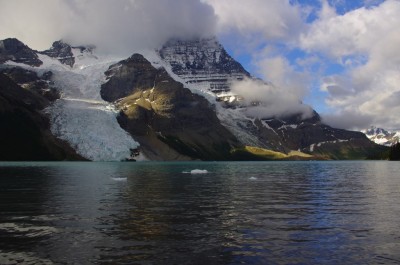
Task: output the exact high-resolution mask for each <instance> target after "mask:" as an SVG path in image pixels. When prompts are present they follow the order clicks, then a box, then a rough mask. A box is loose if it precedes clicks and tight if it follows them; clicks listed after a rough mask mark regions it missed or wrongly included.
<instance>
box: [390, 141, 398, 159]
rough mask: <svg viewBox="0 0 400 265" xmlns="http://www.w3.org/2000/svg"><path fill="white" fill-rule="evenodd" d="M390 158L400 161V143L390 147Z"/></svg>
mask: <svg viewBox="0 0 400 265" xmlns="http://www.w3.org/2000/svg"><path fill="white" fill-rule="evenodd" d="M389 160H392V161H400V143H397V144H394V145H392V146H391V147H390V150H389Z"/></svg>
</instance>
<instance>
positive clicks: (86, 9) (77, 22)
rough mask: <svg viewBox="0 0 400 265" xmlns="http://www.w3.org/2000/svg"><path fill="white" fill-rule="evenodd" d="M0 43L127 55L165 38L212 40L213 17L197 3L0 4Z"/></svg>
mask: <svg viewBox="0 0 400 265" xmlns="http://www.w3.org/2000/svg"><path fill="white" fill-rule="evenodd" d="M0 24H1V25H2V30H1V33H0V39H4V38H8V37H16V38H18V39H20V40H21V41H23V42H25V43H27V44H29V45H30V46H31V47H33V48H35V49H38V50H43V49H47V48H49V47H50V46H51V43H52V42H53V41H55V40H59V39H64V40H65V41H67V42H69V43H72V44H76V45H82V44H95V45H96V46H97V47H98V48H99V49H100V50H101V51H104V52H119V53H124V54H128V55H130V54H131V53H132V52H133V51H135V50H140V49H144V48H156V47H158V46H159V45H161V44H163V43H165V41H167V40H168V39H170V38H191V37H204V36H210V35H215V29H216V16H215V14H214V10H213V8H212V7H211V6H209V5H207V4H205V3H203V2H200V1H199V0H118V1H109V0H18V1H9V0H0Z"/></svg>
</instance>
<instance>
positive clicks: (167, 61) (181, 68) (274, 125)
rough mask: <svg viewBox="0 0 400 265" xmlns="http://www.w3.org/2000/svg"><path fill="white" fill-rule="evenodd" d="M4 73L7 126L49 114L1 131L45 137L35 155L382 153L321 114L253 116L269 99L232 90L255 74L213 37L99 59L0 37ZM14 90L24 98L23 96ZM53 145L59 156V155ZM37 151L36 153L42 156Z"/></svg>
mask: <svg viewBox="0 0 400 265" xmlns="http://www.w3.org/2000/svg"><path fill="white" fill-rule="evenodd" d="M29 76H31V77H32V78H30V79H29V78H28V77H29ZM0 78H1V80H3V81H1V83H0V85H1V87H0V102H2V105H1V106H0V113H1V115H0V119H1V120H0V124H2V126H4V124H5V125H6V126H8V127H7V128H11V127H12V128H13V129H12V130H11V131H21V130H20V129H21V128H25V129H24V130H33V129H34V128H36V127H37V126H36V125H37V119H39V118H40V119H41V120H43V123H41V124H42V125H40V128H39V129H38V130H39V131H38V132H37V134H29V133H27V134H21V133H19V134H13V133H6V132H7V130H4V131H2V130H0V139H3V140H4V141H5V142H7V138H12V139H13V142H15V144H11V142H12V141H8V145H7V146H9V148H10V149H12V148H13V146H14V149H15V146H17V145H18V144H17V143H18V141H21V139H23V140H24V141H25V142H32V141H33V140H35V141H37V142H39V143H40V146H41V148H42V149H43V150H44V151H43V152H42V153H46V154H48V156H43V157H42V158H41V157H39V158H37V159H47V160H48V159H49V158H48V157H50V159H56V160H60V159H79V157H81V158H84V159H88V160H95V161H120V160H126V159H132V158H133V157H134V158H135V159H150V160H188V159H202V160H234V159H257V158H259V157H257V156H256V155H254V154H253V153H249V152H248V150H249V149H246V148H245V147H246V146H252V147H258V148H263V150H265V149H268V150H271V151H275V152H280V153H281V154H283V155H287V156H288V155H289V154H290V153H292V154H293V152H294V153H295V154H296V155H298V154H300V155H304V156H307V157H313V158H315V157H319V158H328V159H329V158H333V159H343V158H362V157H366V156H368V155H369V154H370V153H371V152H374V151H376V150H377V147H376V146H375V145H374V144H373V143H372V142H371V141H369V140H368V139H367V138H366V137H365V135H364V134H362V133H359V132H349V131H345V130H340V129H335V128H331V127H329V126H327V125H325V124H323V123H322V122H321V119H320V117H319V115H318V114H317V113H316V112H315V111H312V112H311V115H308V116H307V117H305V116H304V115H301V113H292V114H290V115H286V116H285V117H274V116H271V117H266V118H255V117H253V116H249V115H248V112H247V110H248V109H249V108H251V107H254V106H258V105H261V106H262V104H267V103H265V102H262V101H259V102H251V103H249V102H246V101H245V98H244V97H243V96H242V95H238V94H237V93H235V92H234V91H232V85H233V84H234V83H237V82H243V81H244V80H245V79H253V78H252V77H251V76H250V74H249V73H248V72H247V71H246V70H245V69H244V68H243V67H242V66H241V65H240V64H239V63H238V62H236V61H235V60H234V59H233V58H232V57H231V56H229V54H228V53H227V52H226V51H225V49H224V48H223V47H222V45H221V44H219V42H218V41H217V40H216V39H215V38H208V39H196V40H191V41H182V40H173V41H169V42H167V43H166V44H165V45H163V46H162V47H161V48H160V49H158V50H147V51H139V52H138V53H136V54H134V55H132V56H131V57H129V58H120V57H110V56H101V55H98V54H96V50H95V47H93V46H79V47H73V46H71V45H68V44H67V43H64V42H61V41H57V42H54V44H53V46H52V47H51V48H50V49H49V50H46V51H42V52H38V51H34V50H31V49H30V48H29V47H27V46H26V45H24V44H23V43H21V42H20V41H18V40H16V39H7V40H3V41H0ZM264 84H266V85H268V86H272V84H268V83H266V82H264ZM11 88H13V89H11ZM16 91H19V92H18V93H21V94H24V95H25V97H24V100H22V101H21V100H17V99H16V97H17V96H16ZM23 91H25V92H23ZM27 93H28V94H27ZM27 102H30V103H29V104H28V103H27ZM43 102H44V103H43ZM39 103H40V104H39ZM253 104H254V105H253ZM33 106H34V107H33ZM16 110H18V111H22V112H29V113H30V114H29V115H28V116H27V120H26V121H24V125H23V126H22V125H20V124H15V123H9V120H10V118H9V117H14V116H15V115H16V114H15V111H16ZM13 115H14V116H13ZM17 116H18V115H17ZM7 122H8V123H7ZM13 126H14V127H13ZM27 126H28V127H27ZM35 130H36V129H35ZM43 134H46V135H51V137H53V138H54V139H53V138H49V139H52V140H51V141H50V140H46V139H47V138H46V137H43ZM35 135H36V136H37V137H36V136H35ZM33 136H35V137H36V138H35V139H31V138H32V137H33ZM58 141H61V143H62V144H61V143H59V142H58ZM18 146H19V145H18ZM19 148H21V150H19V149H18V148H17V149H15V150H19V151H20V152H24V147H23V146H20V147H19ZM55 149H57V150H59V153H61V154H60V155H58V156H52V154H53V153H54V152H53V150H55ZM60 149H62V150H61V151H60ZM378 149H379V148H378ZM65 150H68V152H66V151H65ZM5 151H6V152H7V150H5ZM19 151H18V152H17V151H16V152H15V153H19ZM74 152H75V154H74ZM3 153H4V152H3ZM28 154H30V153H28ZM31 154H32V156H31V157H29V156H28V158H29V159H34V158H35V157H37V156H38V154H37V152H34V151H32V152H31ZM57 154H58V153H57ZM67 154H68V155H67ZM3 159H4V158H3ZM6 159H11V158H7V157H6ZM13 159H16V160H18V156H17V158H13ZM24 159H26V158H24Z"/></svg>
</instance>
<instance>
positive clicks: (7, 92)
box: [0, 68, 85, 161]
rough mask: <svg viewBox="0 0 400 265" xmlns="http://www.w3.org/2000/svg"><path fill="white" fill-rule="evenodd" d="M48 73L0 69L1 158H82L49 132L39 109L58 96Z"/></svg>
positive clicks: (13, 159) (29, 159)
mask: <svg viewBox="0 0 400 265" xmlns="http://www.w3.org/2000/svg"><path fill="white" fill-rule="evenodd" d="M50 75H51V73H46V74H44V75H43V76H42V77H41V78H39V77H38V76H37V74H36V73H34V72H31V71H27V70H24V69H21V68H9V69H0V148H1V152H0V161H21V160H24V161H38V160H39V161H41V160H85V159H84V158H83V157H81V156H79V155H78V154H76V152H75V151H74V150H73V149H72V148H71V147H70V146H69V145H68V143H66V142H64V141H61V140H59V139H57V138H56V137H54V136H53V135H52V133H51V131H50V123H49V119H48V117H47V116H46V115H45V114H44V113H43V112H42V110H43V109H44V108H45V107H47V106H48V105H49V104H50V103H51V102H52V101H53V100H55V99H57V98H58V96H59V95H58V93H57V91H56V90H55V89H54V88H52V87H50V86H49V84H48V80H46V78H48V77H49V76H50ZM43 78H44V79H43Z"/></svg>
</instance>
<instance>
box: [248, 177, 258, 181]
mask: <svg viewBox="0 0 400 265" xmlns="http://www.w3.org/2000/svg"><path fill="white" fill-rule="evenodd" d="M257 179H258V178H256V177H250V178H249V180H257Z"/></svg>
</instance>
